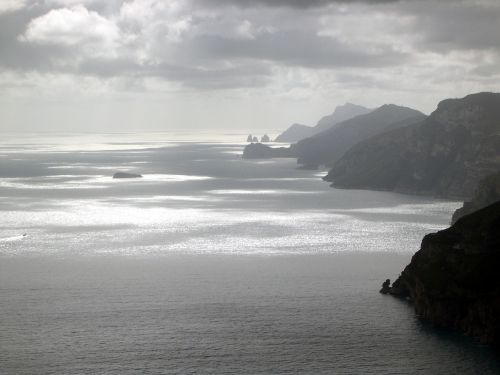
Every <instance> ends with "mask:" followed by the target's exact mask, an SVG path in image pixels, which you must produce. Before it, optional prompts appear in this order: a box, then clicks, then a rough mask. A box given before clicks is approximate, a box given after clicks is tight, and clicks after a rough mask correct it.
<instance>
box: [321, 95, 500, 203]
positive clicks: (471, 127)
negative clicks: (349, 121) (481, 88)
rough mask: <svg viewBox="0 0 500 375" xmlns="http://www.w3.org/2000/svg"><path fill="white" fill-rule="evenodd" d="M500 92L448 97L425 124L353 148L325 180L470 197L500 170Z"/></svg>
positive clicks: (360, 186) (355, 186) (359, 186)
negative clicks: (488, 177)
mask: <svg viewBox="0 0 500 375" xmlns="http://www.w3.org/2000/svg"><path fill="white" fill-rule="evenodd" d="M499 150H500V94H494V93H478V94H473V95H468V96H466V97H465V98H462V99H447V100H443V101H442V102H440V103H439V105H438V108H437V109H436V110H435V111H434V112H433V113H432V114H431V115H430V116H429V117H428V118H427V119H425V120H424V121H422V122H420V123H418V124H415V125H413V126H407V127H402V128H398V129H394V130H392V131H388V132H386V133H383V134H379V135H377V136H375V137H372V138H370V139H368V140H366V141H364V142H361V143H359V144H357V145H355V146H354V147H352V148H351V149H350V150H349V151H348V152H347V153H345V155H343V156H342V158H340V159H339V160H338V161H337V162H336V163H335V164H334V166H333V168H332V170H331V171H330V172H329V173H328V175H327V176H326V177H325V180H326V181H331V182H332V186H334V187H339V188H353V189H374V190H391V191H396V192H403V193H414V194H426V195H434V196H440V197H450V198H470V197H471V196H472V194H473V192H474V189H475V188H476V186H477V184H478V182H479V181H480V180H481V179H482V178H483V177H485V176H486V175H488V174H491V173H494V172H496V171H498V170H500V157H499V156H500V155H499Z"/></svg>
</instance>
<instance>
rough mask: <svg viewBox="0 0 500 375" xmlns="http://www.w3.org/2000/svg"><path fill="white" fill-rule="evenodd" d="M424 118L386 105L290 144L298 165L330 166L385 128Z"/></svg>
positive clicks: (397, 126) (414, 111)
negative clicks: (355, 146) (353, 147)
mask: <svg viewBox="0 0 500 375" xmlns="http://www.w3.org/2000/svg"><path fill="white" fill-rule="evenodd" d="M424 118H425V115H424V114H422V113H420V112H418V111H416V110H414V109H411V108H406V107H400V106H396V105H393V104H386V105H383V106H382V107H379V108H377V109H375V110H373V111H372V112H370V113H368V114H365V115H361V116H357V117H354V118H351V119H349V120H347V121H344V122H342V123H339V124H337V125H335V126H334V127H332V128H330V129H329V130H326V131H324V132H321V133H318V134H316V135H315V136H313V137H310V138H306V139H303V140H302V141H300V142H298V143H297V144H295V145H293V150H294V152H295V153H296V154H297V157H298V160H297V162H298V163H299V164H305V165H327V166H331V165H332V164H333V163H334V162H335V161H336V160H337V159H339V158H340V157H341V156H342V155H343V154H344V153H345V152H346V151H347V150H349V149H350V148H351V147H352V146H354V145H355V144H356V143H358V142H361V141H364V140H365V139H368V138H370V137H372V136H374V135H376V134H380V133H382V132H384V131H387V130H389V129H395V128H401V127H405V126H407V125H410V124H414V123H416V122H420V121H422V120H423V119H424Z"/></svg>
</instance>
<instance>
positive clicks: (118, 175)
mask: <svg viewBox="0 0 500 375" xmlns="http://www.w3.org/2000/svg"><path fill="white" fill-rule="evenodd" d="M141 177H142V175H140V174H135V173H127V172H116V173H115V174H114V175H113V178H141Z"/></svg>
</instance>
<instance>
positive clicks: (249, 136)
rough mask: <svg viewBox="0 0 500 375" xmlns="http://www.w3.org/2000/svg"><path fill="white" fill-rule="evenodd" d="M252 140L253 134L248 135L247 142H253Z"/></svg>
mask: <svg viewBox="0 0 500 375" xmlns="http://www.w3.org/2000/svg"><path fill="white" fill-rule="evenodd" d="M252 140H253V137H252V134H248V137H247V142H252Z"/></svg>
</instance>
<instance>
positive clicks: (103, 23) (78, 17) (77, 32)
mask: <svg viewBox="0 0 500 375" xmlns="http://www.w3.org/2000/svg"><path fill="white" fill-rule="evenodd" d="M119 34H120V31H119V29H118V27H117V26H116V24H115V23H114V22H112V21H110V20H108V19H106V18H104V17H102V16H100V15H99V14H98V13H96V12H94V11H89V10H87V9H86V8H85V7H84V6H82V5H76V6H74V7H72V8H60V9H53V10H51V11H50V12H48V13H47V14H45V15H43V16H40V17H37V18H35V19H33V20H32V21H31V22H30V23H29V24H28V27H27V30H26V32H25V33H24V34H23V35H22V36H21V38H20V39H21V41H24V42H33V43H38V44H62V45H66V46H78V45H81V44H87V43H91V44H96V45H97V47H98V48H108V47H110V46H111V45H112V44H114V43H115V42H116V41H117V39H118V38H119Z"/></svg>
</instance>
